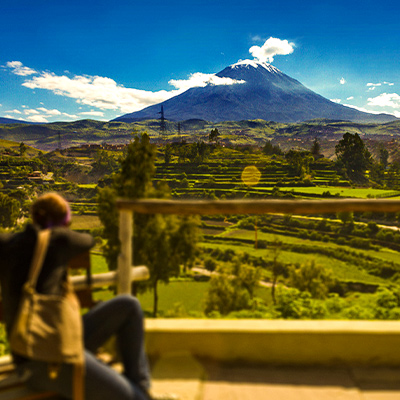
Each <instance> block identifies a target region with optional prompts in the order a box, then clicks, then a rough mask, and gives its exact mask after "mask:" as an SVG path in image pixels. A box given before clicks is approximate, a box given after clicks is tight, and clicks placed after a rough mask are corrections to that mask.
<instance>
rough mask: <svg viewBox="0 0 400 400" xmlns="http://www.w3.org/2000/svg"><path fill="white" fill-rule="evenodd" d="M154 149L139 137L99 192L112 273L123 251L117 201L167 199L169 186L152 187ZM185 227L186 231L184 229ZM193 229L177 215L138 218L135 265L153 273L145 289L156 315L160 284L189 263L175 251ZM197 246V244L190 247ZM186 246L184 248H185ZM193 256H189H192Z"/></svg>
mask: <svg viewBox="0 0 400 400" xmlns="http://www.w3.org/2000/svg"><path fill="white" fill-rule="evenodd" d="M155 157H156V149H155V146H154V145H152V144H150V139H149V137H148V135H147V134H145V133H144V134H142V135H141V136H136V137H135V139H134V140H133V141H132V142H131V143H130V144H129V145H128V146H127V151H126V154H125V157H124V158H123V159H122V160H121V168H120V170H119V171H118V172H117V173H115V174H114V175H113V178H112V183H111V186H110V187H106V188H103V189H100V190H99V194H98V204H99V207H98V213H99V218H100V220H101V222H102V223H103V226H104V230H103V237H104V238H105V239H106V244H105V245H104V255H105V257H106V260H107V262H108V265H109V268H110V269H115V268H116V267H117V258H118V254H119V251H120V243H119V239H118V211H117V209H116V199H117V198H118V197H123V198H129V199H138V198H149V197H152V198H168V197H169V196H170V190H169V187H168V185H166V184H164V183H160V184H159V185H158V186H157V187H154V186H153V178H154V175H155V166H154V161H155ZM182 225H184V228H182V227H181V226H182ZM190 229H193V230H195V229H197V227H196V226H195V224H188V223H187V222H185V221H183V222H182V221H181V219H180V218H178V217H177V216H175V215H159V214H156V215H146V214H136V215H135V217H134V227H133V232H134V235H133V256H134V260H132V262H134V264H136V265H138V264H144V265H147V267H148V268H149V270H150V279H149V281H148V282H146V283H145V284H144V286H143V288H144V290H146V288H151V290H153V294H154V304H153V315H154V316H157V312H158V291H157V289H158V283H159V282H160V281H161V282H165V283H168V282H169V278H170V277H171V276H176V275H178V274H179V265H180V263H182V262H187V258H185V257H189V258H190V257H191V254H189V256H187V253H185V252H183V251H182V250H180V251H175V246H176V243H177V242H178V241H179V238H181V237H182V231H183V232H185V235H188V236H189V237H191V238H192V239H194V238H196V235H195V234H194V233H191V234H190V233H189V232H188V231H190ZM191 245H193V246H195V243H193V244H191ZM182 246H183V244H182V245H181V248H182ZM181 248H180V249H181ZM189 253H190V252H189Z"/></svg>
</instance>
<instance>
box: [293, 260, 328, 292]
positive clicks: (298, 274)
mask: <svg viewBox="0 0 400 400" xmlns="http://www.w3.org/2000/svg"><path fill="white" fill-rule="evenodd" d="M289 283H290V285H291V286H293V287H294V288H296V289H299V290H301V291H306V292H309V293H310V294H311V296H312V297H313V298H317V299H324V298H325V297H326V296H327V295H328V293H329V288H330V287H332V286H333V284H334V279H333V274H332V271H331V270H328V269H325V268H324V267H323V266H321V265H318V264H316V263H315V261H314V260H312V261H310V262H306V263H304V264H302V265H300V266H295V267H292V268H291V269H290V270H289Z"/></svg>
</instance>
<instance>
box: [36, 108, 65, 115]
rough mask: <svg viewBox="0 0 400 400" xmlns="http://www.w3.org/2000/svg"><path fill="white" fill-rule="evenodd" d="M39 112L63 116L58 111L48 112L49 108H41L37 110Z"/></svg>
mask: <svg viewBox="0 0 400 400" xmlns="http://www.w3.org/2000/svg"><path fill="white" fill-rule="evenodd" d="M37 110H38V111H41V112H43V113H45V114H47V115H61V114H62V112H61V111H58V110H55V109H54V110H48V109H47V108H44V107H39V108H37Z"/></svg>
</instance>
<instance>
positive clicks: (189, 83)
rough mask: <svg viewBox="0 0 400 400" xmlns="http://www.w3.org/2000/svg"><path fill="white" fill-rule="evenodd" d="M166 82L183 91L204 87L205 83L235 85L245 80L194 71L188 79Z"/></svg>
mask: <svg viewBox="0 0 400 400" xmlns="http://www.w3.org/2000/svg"><path fill="white" fill-rule="evenodd" d="M168 83H169V84H170V85H171V86H174V87H175V88H176V89H178V90H180V91H182V92H183V91H186V90H188V89H190V88H192V87H204V86H207V85H216V86H218V85H235V84H240V83H245V81H238V80H236V79H232V78H224V77H223V78H221V77H219V76H217V75H215V74H203V73H201V72H196V73H194V74H191V75H190V77H189V79H171V80H170V81H169V82H168Z"/></svg>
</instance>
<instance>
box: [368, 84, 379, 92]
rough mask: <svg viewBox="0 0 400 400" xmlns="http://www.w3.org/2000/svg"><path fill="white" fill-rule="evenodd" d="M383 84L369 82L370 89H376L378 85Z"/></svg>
mask: <svg viewBox="0 0 400 400" xmlns="http://www.w3.org/2000/svg"><path fill="white" fill-rule="evenodd" d="M379 86H382V83H367V87H368V90H369V91H371V90H375V89H376V88H377V87H379Z"/></svg>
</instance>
